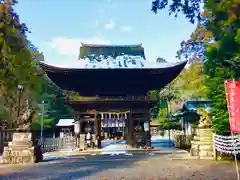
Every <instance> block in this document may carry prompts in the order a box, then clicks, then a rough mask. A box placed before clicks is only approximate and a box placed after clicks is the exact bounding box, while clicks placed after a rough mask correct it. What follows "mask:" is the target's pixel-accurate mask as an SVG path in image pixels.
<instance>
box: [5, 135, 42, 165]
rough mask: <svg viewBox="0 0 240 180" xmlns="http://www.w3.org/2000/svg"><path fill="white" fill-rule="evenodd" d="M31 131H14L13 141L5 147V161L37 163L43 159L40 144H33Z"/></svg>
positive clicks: (10, 162)
mask: <svg viewBox="0 0 240 180" xmlns="http://www.w3.org/2000/svg"><path fill="white" fill-rule="evenodd" d="M32 144H33V142H32V141H31V133H14V134H13V141H12V142H10V143H8V147H4V152H3V162H4V163H8V164H25V163H35V162H39V161H42V160H43V155H42V152H41V148H40V146H38V144H36V145H35V146H32Z"/></svg>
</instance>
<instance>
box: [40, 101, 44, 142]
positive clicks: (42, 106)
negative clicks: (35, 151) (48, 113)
mask: <svg viewBox="0 0 240 180" xmlns="http://www.w3.org/2000/svg"><path fill="white" fill-rule="evenodd" d="M41 109H42V118H41V134H40V142H41V143H42V139H43V120H44V101H42V104H41Z"/></svg>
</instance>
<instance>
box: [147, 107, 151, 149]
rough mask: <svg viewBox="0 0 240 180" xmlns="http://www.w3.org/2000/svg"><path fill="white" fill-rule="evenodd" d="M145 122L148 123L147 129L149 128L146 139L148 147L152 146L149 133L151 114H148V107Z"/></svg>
mask: <svg viewBox="0 0 240 180" xmlns="http://www.w3.org/2000/svg"><path fill="white" fill-rule="evenodd" d="M147 121H148V127H149V131H148V133H147V136H148V137H147V139H148V143H147V144H148V146H152V143H151V131H150V123H151V114H150V107H148V111H147Z"/></svg>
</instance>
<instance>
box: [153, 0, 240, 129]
mask: <svg viewBox="0 0 240 180" xmlns="http://www.w3.org/2000/svg"><path fill="white" fill-rule="evenodd" d="M167 2H168V1H166V0H156V1H154V3H153V5H154V6H153V11H155V12H157V10H158V9H164V8H166V7H167V5H168V3H167ZM169 7H170V11H171V12H172V13H175V14H176V13H178V12H182V13H183V14H185V15H186V17H187V18H188V19H189V20H190V21H191V22H194V20H196V19H198V20H200V21H199V27H198V28H197V30H196V32H198V33H196V34H194V36H193V38H192V40H195V41H190V42H189V43H186V44H185V47H186V49H185V50H184V51H185V52H187V53H192V52H193V51H192V50H193V49H194V48H193V49H191V48H192V47H193V45H196V44H197V43H198V45H199V46H198V49H197V50H199V51H198V52H197V53H199V52H200V50H203V51H202V52H206V53H205V56H204V62H205V63H204V72H205V74H206V76H205V80H204V82H205V85H206V95H207V97H208V98H209V99H211V100H212V101H213V105H212V115H213V117H214V118H213V129H214V131H216V132H218V133H224V132H229V122H228V112H227V103H226V97H225V90H224V81H225V80H228V79H237V78H238V77H239V49H240V47H239V44H240V41H239V39H240V38H239V37H240V33H239V32H240V30H239V26H240V23H239V22H240V20H239V19H240V18H239V15H240V9H239V3H238V2H237V1H227V0H221V1H213V0H207V1H205V2H204V7H203V9H204V11H203V13H202V14H201V13H200V1H198V0H197V1H193V0H191V1H186V0H185V1H182V2H180V3H179V2H178V1H173V2H172V4H171V5H170V6H169ZM197 40H198V41H197ZM195 47H196V46H195ZM195 50H196V48H195Z"/></svg>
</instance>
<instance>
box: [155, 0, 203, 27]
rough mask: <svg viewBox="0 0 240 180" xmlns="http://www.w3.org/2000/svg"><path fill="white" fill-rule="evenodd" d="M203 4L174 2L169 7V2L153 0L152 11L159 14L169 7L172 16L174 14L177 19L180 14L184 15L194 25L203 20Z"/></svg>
mask: <svg viewBox="0 0 240 180" xmlns="http://www.w3.org/2000/svg"><path fill="white" fill-rule="evenodd" d="M201 3H202V1H201V0H182V1H178V0H172V1H171V4H170V5H169V0H153V2H152V11H153V12H154V13H157V12H158V11H159V10H163V9H165V8H167V7H168V10H169V14H170V15H171V14H174V15H175V17H177V15H178V13H183V14H184V15H185V17H186V18H187V19H189V21H190V22H191V23H194V22H195V21H196V20H199V19H200V18H201V15H200V11H201ZM168 5H169V6H168Z"/></svg>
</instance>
